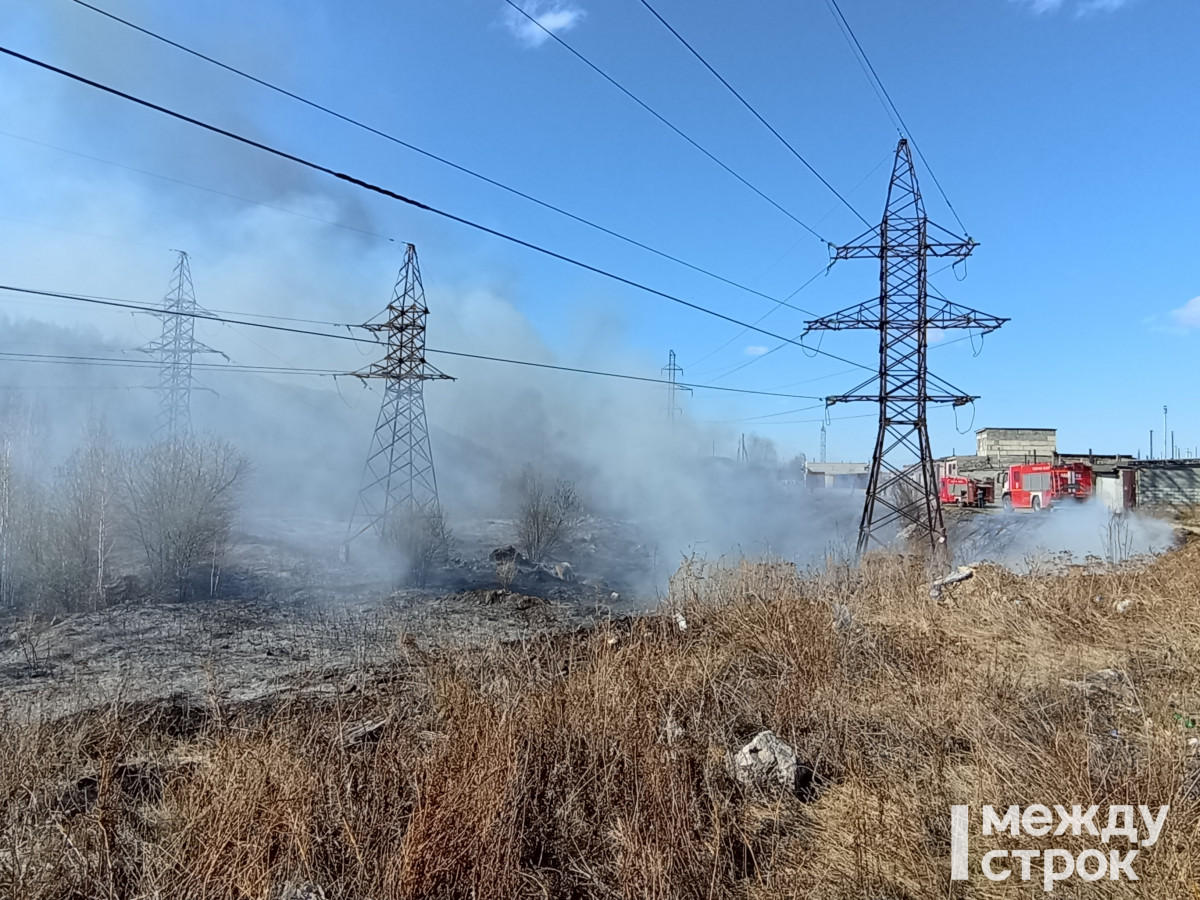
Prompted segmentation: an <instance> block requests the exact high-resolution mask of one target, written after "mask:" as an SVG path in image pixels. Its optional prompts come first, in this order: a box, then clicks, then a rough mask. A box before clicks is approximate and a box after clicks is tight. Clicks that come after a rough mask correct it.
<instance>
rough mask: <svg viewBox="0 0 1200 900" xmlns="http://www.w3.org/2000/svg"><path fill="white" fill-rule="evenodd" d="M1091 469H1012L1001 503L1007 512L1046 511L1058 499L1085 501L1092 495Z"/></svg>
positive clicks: (1032, 466) (1073, 466)
mask: <svg viewBox="0 0 1200 900" xmlns="http://www.w3.org/2000/svg"><path fill="white" fill-rule="evenodd" d="M1093 484H1094V481H1093V477H1092V469H1091V466H1088V465H1085V464H1084V463H1067V464H1066V465H1062V466H1054V465H1051V464H1050V463H1024V464H1022V465H1017V466H1009V467H1008V478H1007V480H1006V481H1005V483H1004V489H1003V493H1002V494H1001V501H1002V502H1003V503H1004V508H1005V509H1032V510H1035V511H1036V510H1039V509H1046V508H1047V507H1049V506H1052V505H1054V503H1055V502H1056V501H1058V500H1066V499H1072V500H1078V501H1081V502H1082V501H1084V500H1087V499H1088V498H1089V497H1091V496H1092V490H1093Z"/></svg>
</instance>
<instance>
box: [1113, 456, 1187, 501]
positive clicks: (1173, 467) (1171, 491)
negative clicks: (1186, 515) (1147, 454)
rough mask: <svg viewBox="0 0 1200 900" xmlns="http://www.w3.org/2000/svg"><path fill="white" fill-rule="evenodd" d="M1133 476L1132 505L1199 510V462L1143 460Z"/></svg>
mask: <svg viewBox="0 0 1200 900" xmlns="http://www.w3.org/2000/svg"><path fill="white" fill-rule="evenodd" d="M1126 471H1130V472H1132V473H1133V481H1134V484H1133V503H1134V504H1135V505H1136V506H1139V507H1143V508H1149V509H1152V510H1162V511H1171V510H1175V511H1178V510H1184V509H1191V508H1193V507H1200V459H1141V460H1135V461H1134V462H1133V463H1131V464H1130V465H1129V466H1128V468H1127V470H1126Z"/></svg>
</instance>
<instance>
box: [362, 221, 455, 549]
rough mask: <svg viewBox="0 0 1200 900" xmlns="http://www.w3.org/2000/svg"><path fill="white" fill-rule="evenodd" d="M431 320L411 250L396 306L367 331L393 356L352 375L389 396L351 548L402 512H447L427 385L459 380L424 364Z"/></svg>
mask: <svg viewBox="0 0 1200 900" xmlns="http://www.w3.org/2000/svg"><path fill="white" fill-rule="evenodd" d="M428 315H429V309H428V307H427V306H426V305H425V288H424V286H423V285H422V283H421V270H420V267H419V265H418V264H417V248H416V247H415V246H413V245H412V244H409V245H408V249H407V250H406V251H405V255H404V265H403V266H402V267H401V268H400V273H399V275H398V276H397V277H396V286H395V288H393V290H392V301H391V302H390V303H389V304H388V305H387V307H386V308H385V309H384V310H383V312H382V313H380V314H379V315H378V316H376V317H375V319H373V320H371V321H370V322H367V323H366V324H365V325H364V326H363V327H364V328H366V329H367V330H368V331H373V332H375V333H376V334H383V335H386V344H385V346H386V347H387V353H386V355H385V356H384V358H383V360H382V361H381V362H377V363H373V364H372V365H370V366H368V367H367V368H366V369H365V370H363V371H360V372H355V373H353V374H354V375H355V376H356V377H358V378H364V379H366V378H378V379H381V380H382V381H383V383H384V389H383V402H382V404H381V405H380V408H379V418H378V420H377V421H376V424H375V435H374V437H372V439H371V448H370V450H369V451H368V453H367V462H366V466H365V467H364V469H363V477H362V484H361V486H360V488H359V492H358V500H357V502H356V503H355V507H354V513H353V515H351V517H350V525H349V527H348V529H347V537H346V541H347V543H349V542H350V541H352V540H353V539H354V538H356V537H358V536H359V535H360V534H362V533H363V532H365V531H366V530H367V529H369V528H373V529H374V530H375V533H376V534H377V535H379V536H380V537H383V536H384V534H385V532H386V527H387V520H388V519H389V517H390V516H391V515H392V514H393V513H395V512H398V511H402V512H404V513H417V512H421V513H438V512H440V511H441V506H440V504H439V503H438V492H437V478H436V476H435V474H434V470H433V451H432V450H431V448H430V445H429V426H428V424H427V422H426V418H425V395H424V385H425V382H426V381H453V379H452V378H451V377H450V376H449V375H444V374H442V373H441V372H439V371H438V370H437V369H435V368H434V367H433V366H431V365H429V363H428V362H426V361H425V318H426V317H427V316H428Z"/></svg>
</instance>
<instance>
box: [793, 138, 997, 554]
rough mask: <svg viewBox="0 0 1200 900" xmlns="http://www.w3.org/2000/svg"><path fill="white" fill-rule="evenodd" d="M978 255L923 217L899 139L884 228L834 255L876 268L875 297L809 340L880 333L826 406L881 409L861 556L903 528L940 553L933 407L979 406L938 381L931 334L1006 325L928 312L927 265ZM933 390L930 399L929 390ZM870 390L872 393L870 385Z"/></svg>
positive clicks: (956, 310) (955, 310)
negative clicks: (871, 358) (930, 361)
mask: <svg viewBox="0 0 1200 900" xmlns="http://www.w3.org/2000/svg"><path fill="white" fill-rule="evenodd" d="M974 248H975V242H974V241H973V240H972V239H971V238H969V237H959V236H958V235H955V234H953V233H951V232H949V231H947V230H946V229H944V228H941V227H940V226H938V225H936V224H934V223H932V222H930V221H929V219H928V218H927V217H926V215H925V206H924V203H923V202H922V200H921V191H920V188H919V187H918V185H917V174H916V170H915V168H914V167H913V159H912V151H911V150H910V149H909V145H908V141H907V139H905V138H901V139H900V143H899V144H898V145H897V147H896V158H895V162H894V164H893V166H892V177H891V181H890V182H889V184H888V193H887V203H886V205H885V207H884V214H883V221H882V222H881V223H880V224H879V225H878V226H877V227H875V228H872V229H870V230H869V231H867V232H864V233H863V234H862V235H860V236H859V237H857V238H855V239H854V240H853V241H852V242H851V243H849V244H847V245H845V246H842V247H836V248H833V250H834V260H835V261H836V260H840V259H863V258H876V259H878V260H879V287H880V290H879V297H878V299H876V300H869V301H867V302H865V303H860V304H857V305H855V306H851V307H848V308H846V309H843V310H840V311H839V312H836V313H833V314H832V315H828V316H824V317H822V318H819V319H814V320H812V321H810V322H809V323H808V327H807V328H806V329H805V334H807V333H808V332H810V331H842V330H847V329H868V330H871V331H878V332H879V371H878V373H877V374H876V375H874V376H872V377H871V378H869V379H868V380H867V381H865V382H863V383H862V384H860V385H858V386H857V387H855V388H854V389H853V390H851V391H850V392H849V393H847V394H841V395H837V396H832V397H826V398H825V404H826V406H827V407H828V406H832V405H833V404H835V403H847V402H856V401H865V402H871V403H876V404H878V405H879V431H878V434H877V437H876V439H875V451H874V453H873V454H872V456H871V472H870V478H869V481H868V485H867V496H866V502H865V504H864V506H863V514H862V520H861V522H860V523H859V529H858V551H859V553H862V552H863V551H864V550H866V549H867V547H868V545H869V544H870V542H871V541H872V539H873V540H874V541H876V542H877V543H880V544H884V543H886V541H887V540H888V538H889V535H888V534H887V530H888V529H889V527H890V526H891V525H893V524H896V523H899V524H901V525H906V526H909V527H910V528H911V529H912V530H913V535H912V537H913V540H914V541H921V542H924V543H927V544H928V545H929V548H930V550H931V551H932V552H933V553H934V554H935V555H942V554H944V553H945V552H946V547H945V543H946V525H945V522H944V521H943V519H942V507H941V503H940V501H939V499H938V489H937V484H936V478H935V473H934V467H933V453H932V451H931V449H930V445H929V428H928V420H927V415H926V413H927V409H928V406H929V405H930V404H934V403H937V404H942V403H947V404H953V405H954V406H963V405H964V404H967V403H970V402H972V401H973V400H975V399H976V398H975V397H972V396H970V395H968V394H964V393H963V392H962V391H960V390H959V389H957V388H955V387H954V386H953V385H951V384H949V383H947V382H946V381H944V380H943V379H941V378H938V377H937V376H930V375H929V372H928V365H927V360H926V354H927V350H928V336H929V330H930V329H933V328H936V329H939V330H946V329H951V328H964V329H971V330H973V331H976V332H978V333H980V334H986V333H988V332H991V331H995V330H996V329H997V328H999V327H1000V326H1001V325H1003V324H1004V323H1005V322H1007V321H1008V320H1007V319H1003V318H999V317H997V316H991V315H987V314H984V313H981V312H978V311H976V310H974V309H968V308H966V307H963V306H959V305H958V304H955V303H952V302H950V301H949V300H946V299H944V298H942V297H940V296H938V297H935V298H934V303H933V305H932V308H931V305H930V300H929V287H928V281H927V279H928V259H929V257H931V256H932V257H950V258H953V259H955V260H960V259H965V258H966V257H967V256H969V255H970V253H971V251H972V250H973V249H974ZM930 380H932V381H933V382H934V384H935V392H934V393H930V390H929V385H928V382H929V381H930ZM872 385H875V388H876V389H875V390H871V389H870V388H871V386H872Z"/></svg>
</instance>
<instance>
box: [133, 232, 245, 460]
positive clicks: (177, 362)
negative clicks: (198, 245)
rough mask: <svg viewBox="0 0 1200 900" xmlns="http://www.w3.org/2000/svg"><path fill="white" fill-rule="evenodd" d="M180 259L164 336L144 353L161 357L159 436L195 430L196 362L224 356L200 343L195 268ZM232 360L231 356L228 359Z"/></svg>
mask: <svg viewBox="0 0 1200 900" xmlns="http://www.w3.org/2000/svg"><path fill="white" fill-rule="evenodd" d="M176 252H177V253H178V254H179V259H178V261H176V263H175V272H174V274H173V275H172V276H171V288H170V290H169V291H168V292H167V296H166V297H165V298H164V300H163V311H162V313H160V314H159V318H160V319H162V336H161V337H159V339H158V340H157V341H151V342H150V343H149V344H147V345H146V346H145V347H143V348H142V350H143V351H144V352H146V353H152V354H154V355H155V356H156V357H157V358H158V387H157V388H156V390H157V392H158V396H159V403H160V408H159V414H158V424H157V425H156V426H155V435H156V436H158V437H163V436H165V437H168V438H175V437H178V436H179V435H182V434H187V433H188V432H189V431H191V428H192V411H191V410H192V386H193V380H192V362H193V360H194V358H195V357H196V356H197V355H198V354H201V353H220V355H221V356H225V354H224V353H221V351H220V350H214V349H212V348H211V347H208V346H205V345H204V344H201V343H200V342H199V341H197V340H196V318H197V316H198V315H203V314H204V310H203V309H202V308H201V307H200V306H198V305H197V304H196V292H195V289H194V288H193V286H192V267H191V264H190V263H189V262H188V255H187V253H185V252H184V251H182V250H177V251H176ZM225 358H226V359H229V357H228V356H225Z"/></svg>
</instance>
